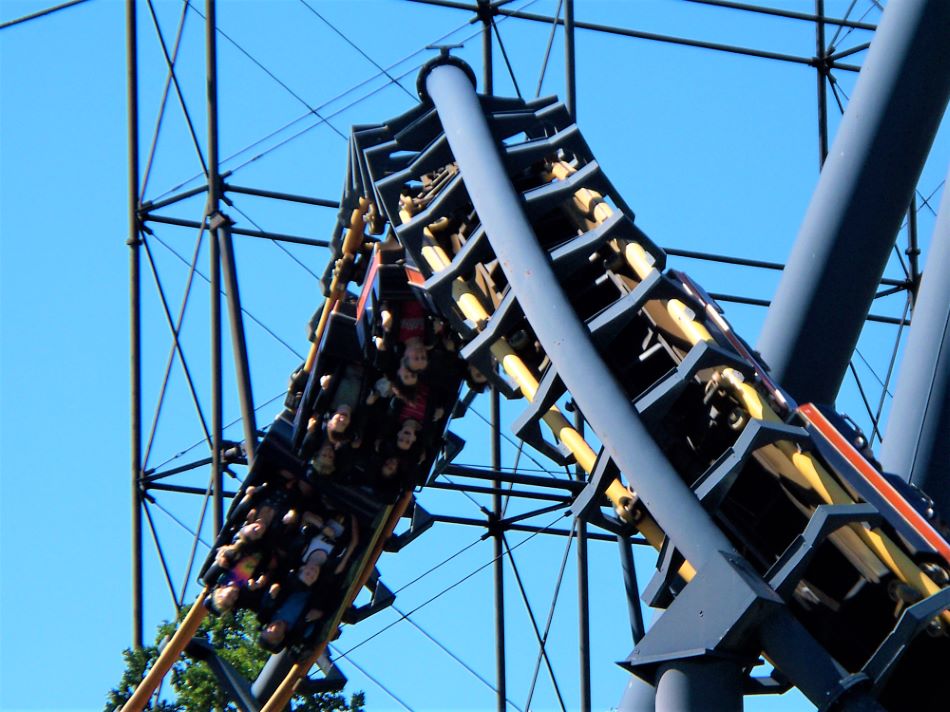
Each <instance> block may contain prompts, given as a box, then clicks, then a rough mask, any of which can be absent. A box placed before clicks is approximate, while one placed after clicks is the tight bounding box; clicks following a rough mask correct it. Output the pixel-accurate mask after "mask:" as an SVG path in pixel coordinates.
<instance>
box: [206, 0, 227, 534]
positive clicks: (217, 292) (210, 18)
mask: <svg viewBox="0 0 950 712" xmlns="http://www.w3.org/2000/svg"><path fill="white" fill-rule="evenodd" d="M215 25H216V5H215V0H206V1H205V62H206V72H207V86H208V206H207V208H206V211H205V214H206V217H207V218H209V219H210V220H211V221H212V223H213V222H214V221H215V220H216V219H218V217H219V208H220V202H221V176H220V174H219V173H218V59H217V28H216V26H215ZM209 244H210V247H211V249H210V259H211V266H210V270H211V274H210V281H211V293H210V295H209V297H210V300H211V458H212V460H211V478H212V482H213V485H212V487H213V498H212V501H213V505H212V511H213V520H212V521H213V525H214V536H215V538H217V536H218V532H220V531H221V529H222V527H223V526H224V497H223V494H222V486H223V483H222V469H223V468H222V462H221V443H222V440H223V437H222V432H223V430H224V428H223V422H222V421H223V417H222V410H223V403H222V400H223V394H222V388H221V256H220V247H221V246H220V243H219V242H218V240H217V239H216V237H215V238H213V239H211V240H210V241H209Z"/></svg>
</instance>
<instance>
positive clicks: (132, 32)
mask: <svg viewBox="0 0 950 712" xmlns="http://www.w3.org/2000/svg"><path fill="white" fill-rule="evenodd" d="M125 22H126V25H125V37H126V62H127V65H126V67H127V85H128V86H127V89H128V100H127V101H128V107H129V127H128V132H129V136H128V138H129V237H128V240H127V241H126V244H127V245H128V246H129V355H130V358H129V360H130V364H129V366H130V384H129V386H130V387H129V391H130V410H131V413H130V417H129V421H130V430H131V443H130V447H129V450H130V454H131V460H132V647H133V648H141V647H142V635H143V618H144V617H143V612H142V601H143V599H142V356H141V353H142V352H141V347H142V322H141V307H142V304H141V289H142V280H141V269H140V268H141V255H140V251H139V245H140V244H141V240H140V238H139V226H140V225H139V217H138V216H139V104H138V91H139V89H138V41H137V36H136V32H137V29H138V28H137V23H136V12H135V0H126V3H125Z"/></svg>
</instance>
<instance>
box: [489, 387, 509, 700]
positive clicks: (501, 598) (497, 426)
mask: <svg viewBox="0 0 950 712" xmlns="http://www.w3.org/2000/svg"><path fill="white" fill-rule="evenodd" d="M491 466H492V470H493V471H495V472H496V473H497V472H499V471H500V470H501V395H500V394H499V393H498V389H497V388H492V390H491ZM492 486H493V489H494V490H495V492H494V493H493V494H492V512H491V522H492V529H494V531H492V540H493V541H492V544H493V552H494V557H495V558H494V582H495V687H496V689H497V690H498V712H505V709H506V708H507V704H508V703H507V701H506V700H507V698H508V684H507V662H506V659H505V652H506V650H505V550H504V543H505V540H504V536H503V535H504V530H503V529H502V528H501V527H500V526H498V522H500V521H501V520H502V518H503V517H504V512H503V510H502V503H501V480H499V479H495V480H493V481H492Z"/></svg>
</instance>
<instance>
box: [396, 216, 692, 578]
mask: <svg viewBox="0 0 950 712" xmlns="http://www.w3.org/2000/svg"><path fill="white" fill-rule="evenodd" d="M400 214H401V217H402V219H403V221H404V222H407V221H408V220H410V219H411V215H410V214H409V213H408V211H406V210H403V211H401V212H400ZM424 234H425V235H426V236H427V237H428V238H429V239H430V240H431V243H432V244H430V245H427V246H425V247H423V248H422V256H423V257H424V258H425V260H426V262H428V263H429V266H430V267H431V268H432V270H433V271H435V272H439V271H441V270H443V269H446V268H447V267H448V266H449V264H451V259H449V256H448V255H447V254H446V253H445V251H444V250H443V249H442V248H441V247H439V246H438V245H437V244H435V240H434V239H433V238H432V233H431V232H430V231H429V229H428V228H426V229H425V230H424ZM452 296H453V298H454V299H455V302H456V304H458V306H459V309H460V310H461V311H462V314H464V316H465V318H466V319H468V320H470V321H472V322H473V323H475V324H484V323H485V322H487V321H488V319H489V318H490V315H489V313H488V311H487V310H486V309H485V307H484V306H482V301H481V300H480V299H479V298H478V296H477V294H476V292H475V290H474V289H473V288H472V287H471V286H469V285H468V284H467V283H466V282H465V281H464V280H463V279H462V278H461V277H460V278H457V279H456V280H455V283H454V284H453V285H452ZM491 353H492V355H493V356H494V357H495V359H496V360H497V361H498V363H499V364H500V365H501V367H502V368H503V369H504V371H505V373H507V374H508V375H509V376H510V377H511V378H512V380H514V382H515V383H516V384H517V386H518V388H519V390H520V391H521V394H522V395H523V396H524V397H525V399H526V400H528V401H532V400H534V398H535V395H536V394H537V392H538V379H537V377H536V376H535V375H534V374H533V373H532V372H531V369H530V368H528V366H527V365H526V364H525V362H524V361H523V360H522V359H521V357H520V356H518V354H517V353H516V352H515V350H514V349H513V348H511V346H509V345H508V342H507V341H505V339H503V338H502V339H498V340H497V341H495V343H493V344H492V345H491ZM541 419H542V420H543V421H544V422H545V424H546V425H547V426H548V427H549V428H550V429H551V431H552V432H553V433H554V435H555V437H556V438H557V439H558V440H559V441H560V442H563V443H564V445H565V446H566V447H567V448H568V449H569V450H570V451H571V453H572V454H573V455H574V458H575V459H576V460H577V464H578V465H580V466H581V467H582V468H583V469H584V471H585V472H587V474H590V473H591V472H593V470H594V464H595V462H596V460H597V453H595V452H594V450H593V448H591V446H590V445H589V444H588V443H587V441H586V440H585V439H584V436H583V435H581V434H580V433H579V432H578V431H577V430H576V429H575V428H574V427H573V426H572V425H571V424H570V423H569V422H568V420H567V418H565V417H564V414H563V413H561V411H560V410H558V408H557V406H551V408H550V409H549V410H548V412H547V413H545V414H544V415H543V416H542V417H541ZM605 494H606V495H607V498H608V499H609V500H610V502H611V504H613V506H614V509H615V510H616V512H617V513H618V514H619V515H620V517H621V518H623V519H624V520H625V521H628V522H630V523H632V524H635V525H636V526H637V528H638V529H639V530H640V533H641V534H643V536H644V538H645V539H646V540H647V541H648V542H649V543H650V545H651V546H653V547H654V548H656V549H657V550H659V549H660V548H661V547H662V545H663V541H664V540H665V538H666V535H665V534H664V532H663V530H662V529H660V527H659V526H658V525H657V524H656V522H655V521H653V519H652V518H650V517H649V515H647V514H646V513H643V514H641V515H640V516H639V518H638V519H637V520H636V521H634V519H633V514H632V512H631V509H630V507H629V505H630V502H631V501H632V500H633V498H634V495H633V493H632V492H631V491H630V490H629V489H628V488H627V487H626V486H624V484H623V483H622V482H621V481H620V480H619V479H618V478H615V479H614V480H613V482H611V483H610V485H609V486H608V487H607V490H606V492H605ZM695 573H696V569H695V568H693V566H692V564H690V563H689V562H683V565H682V566H681V568H680V570H679V574H680V575H681V576H682V577H683V578H684V579H685V580H686V581H689V580H690V579H692V577H693V576H694V575H695Z"/></svg>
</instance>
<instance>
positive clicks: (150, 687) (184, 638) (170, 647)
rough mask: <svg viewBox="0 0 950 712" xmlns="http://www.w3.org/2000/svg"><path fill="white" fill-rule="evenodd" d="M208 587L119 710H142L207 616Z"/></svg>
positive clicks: (138, 711)
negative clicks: (205, 603)
mask: <svg viewBox="0 0 950 712" xmlns="http://www.w3.org/2000/svg"><path fill="white" fill-rule="evenodd" d="M208 593H209V589H208V588H205V589H204V590H203V591H202V592H201V593H200V594H199V595H198V598H196V599H195V602H194V603H193V604H192V605H191V610H190V611H188V615H186V616H185V618H184V619H183V620H182V622H181V623H179V624H178V630H176V631H175V635H173V636H172V639H171V640H169V641H168V644H167V645H166V646H165V647H164V648H163V649H162V652H161V654H160V655H159V656H158V659H157V660H156V661H155V664H154V665H152V668H151V669H150V670H149V671H148V674H147V675H146V676H145V677H144V678H143V679H142V682H140V683H139V685H138V687H136V688H135V692H133V693H132V696H131V697H130V698H129V699H128V700H127V701H126V703H125V704H124V705H122V710H121V712H142V710H143V709H145V706H146V705H148V701H149V699H150V698H151V696H152V693H153V692H155V689H156V688H157V687H158V685H159V683H160V682H161V681H162V679H163V678H164V677H165V675H167V674H168V671H169V670H170V669H171V667H172V665H174V664H175V662H176V661H177V660H178V656H179V655H181V653H182V651H183V650H184V649H185V648H186V647H187V645H188V643H190V642H191V639H192V638H193V637H194V636H195V633H196V632H197V630H198V627H199V626H200V625H201V622H202V621H203V620H204V619H205V617H207V615H208V609H207V608H205V605H204V602H205V599H206V598H207V597H208Z"/></svg>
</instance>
